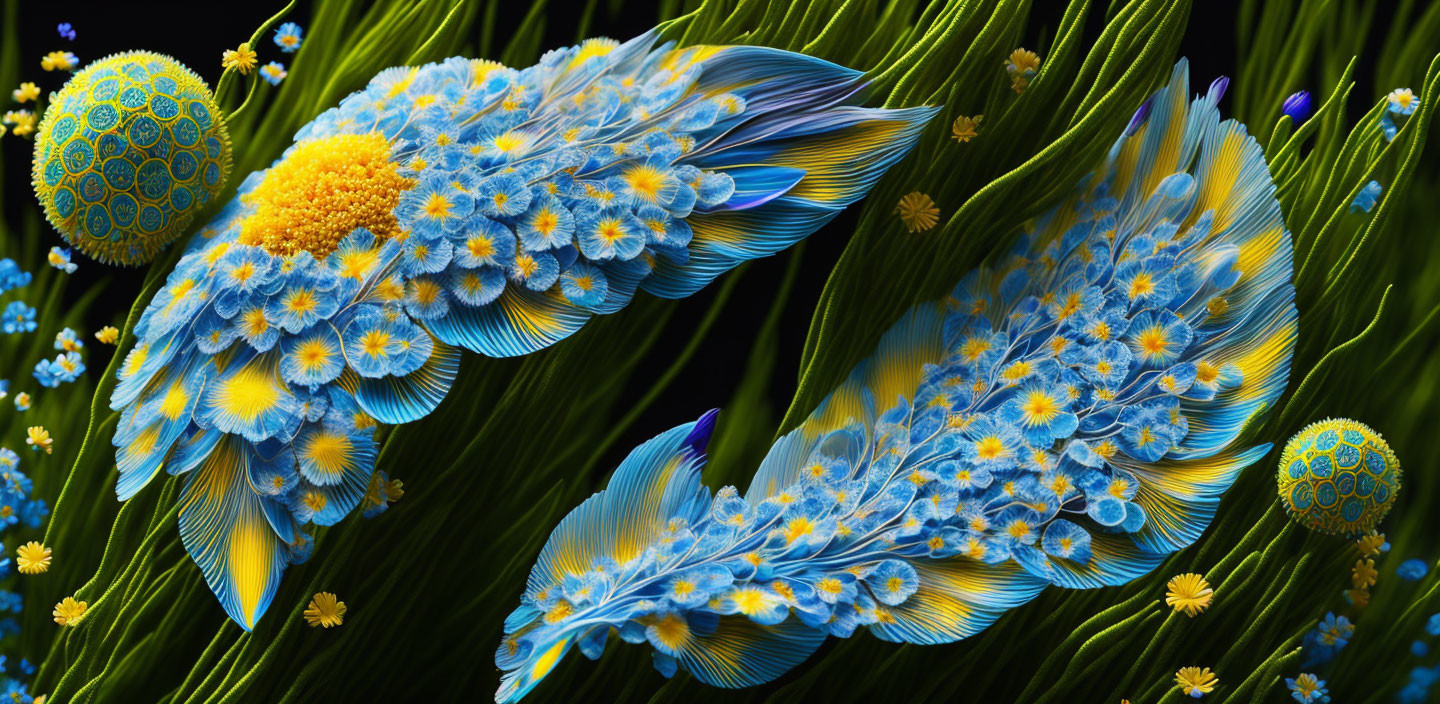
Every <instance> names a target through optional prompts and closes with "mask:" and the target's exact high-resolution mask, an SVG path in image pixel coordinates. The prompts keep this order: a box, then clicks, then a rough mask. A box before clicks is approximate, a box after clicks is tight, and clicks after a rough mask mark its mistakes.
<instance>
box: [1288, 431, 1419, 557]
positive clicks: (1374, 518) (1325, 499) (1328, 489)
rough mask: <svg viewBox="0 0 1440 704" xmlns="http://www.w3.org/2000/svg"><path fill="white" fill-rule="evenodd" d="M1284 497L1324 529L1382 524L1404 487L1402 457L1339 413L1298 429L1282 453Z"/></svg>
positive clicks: (1303, 518)
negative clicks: (1330, 418) (1401, 471)
mask: <svg viewBox="0 0 1440 704" xmlns="http://www.w3.org/2000/svg"><path fill="white" fill-rule="evenodd" d="M1277 478H1278V480H1279V485H1280V499H1281V501H1283V502H1284V503H1285V509H1286V510H1287V511H1289V512H1290V517H1291V518H1293V519H1295V520H1296V521H1297V522H1299V523H1300V524H1301V525H1303V526H1305V527H1307V528H1310V529H1311V530H1317V531H1320V532H1322V533H1338V534H1342V535H1353V534H1356V533H1363V532H1365V531H1368V530H1370V529H1372V528H1374V527H1375V526H1377V525H1379V523H1380V519H1382V518H1384V517H1385V514H1386V513H1388V512H1389V511H1390V507H1391V506H1392V505H1394V503H1395V495H1396V493H1398V492H1399V491H1400V460H1399V459H1397V458H1396V457H1395V453H1394V451H1392V450H1391V449H1390V445H1389V444H1387V443H1386V442H1385V439H1384V438H1382V437H1380V434H1379V433H1377V432H1375V431H1374V430H1371V429H1370V427H1369V426H1367V425H1365V424H1364V423H1360V422H1357V421H1353V420H1349V419H1346V418H1336V419H1332V420H1323V421H1320V422H1319V423H1311V424H1310V425H1309V426H1306V428H1305V429H1304V430H1301V431H1300V432H1298V433H1296V434H1295V436H1294V437H1292V438H1290V442H1289V443H1286V445H1285V452H1284V453H1283V454H1281V456H1280V471H1279V475H1278V477H1277Z"/></svg>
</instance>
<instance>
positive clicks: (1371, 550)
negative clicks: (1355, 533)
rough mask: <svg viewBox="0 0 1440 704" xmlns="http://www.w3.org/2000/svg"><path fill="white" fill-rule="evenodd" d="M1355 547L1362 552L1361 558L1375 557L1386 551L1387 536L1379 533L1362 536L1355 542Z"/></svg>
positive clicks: (1371, 532) (1372, 532)
mask: <svg viewBox="0 0 1440 704" xmlns="http://www.w3.org/2000/svg"><path fill="white" fill-rule="evenodd" d="M1355 547H1356V549H1358V550H1359V551H1360V556H1361V557H1375V556H1377V555H1379V554H1380V553H1381V552H1384V549H1385V534H1384V533H1380V532H1378V531H1374V530H1372V531H1370V532H1369V533H1367V534H1365V535H1362V536H1360V538H1359V539H1358V540H1356V541H1355Z"/></svg>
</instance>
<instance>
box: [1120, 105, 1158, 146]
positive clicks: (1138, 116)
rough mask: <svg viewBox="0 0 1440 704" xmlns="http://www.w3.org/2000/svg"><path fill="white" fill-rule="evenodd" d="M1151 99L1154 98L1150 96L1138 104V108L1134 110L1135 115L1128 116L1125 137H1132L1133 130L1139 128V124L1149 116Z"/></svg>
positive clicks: (1143, 122) (1135, 130)
mask: <svg viewBox="0 0 1440 704" xmlns="http://www.w3.org/2000/svg"><path fill="white" fill-rule="evenodd" d="M1153 100H1154V98H1151V99H1149V100H1146V101H1145V102H1143V103H1141V104H1140V109H1139V110H1136V111H1135V116H1134V117H1131V118H1130V124H1129V125H1126V126H1125V136H1126V137H1133V136H1134V135H1135V132H1137V131H1138V130H1139V129H1140V125H1143V124H1145V120H1146V119H1147V118H1149V117H1150V103H1151V101H1153Z"/></svg>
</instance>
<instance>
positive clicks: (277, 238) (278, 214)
mask: <svg viewBox="0 0 1440 704" xmlns="http://www.w3.org/2000/svg"><path fill="white" fill-rule="evenodd" d="M414 185H415V182H414V181H412V180H410V179H407V178H405V177H403V176H400V174H399V172H398V170H397V166H396V164H394V163H392V162H391V161H390V143H389V141H388V140H386V139H385V137H384V135H381V134H380V133H378V132H372V133H370V134H363V135H355V134H342V135H335V136H333V137H324V138H321V139H314V140H307V141H305V142H301V143H300V144H299V146H297V147H296V149H295V151H294V152H291V154H290V156H288V157H286V158H285V160H284V161H282V162H280V163H279V164H276V165H275V166H274V167H273V168H271V169H270V171H269V172H268V173H266V174H265V179H264V180H263V181H261V182H260V185H259V186H257V187H256V188H255V190H254V191H253V192H252V193H250V194H249V195H248V196H246V197H245V202H246V204H248V205H253V206H254V207H255V212H254V213H253V214H251V215H250V216H249V217H247V218H245V220H244V222H242V223H241V230H240V242H241V243H242V244H248V245H258V246H261V247H264V248H265V250H266V251H268V252H270V253H271V254H275V255H281V256H284V255H291V254H295V253H296V252H300V251H306V252H309V253H311V254H313V255H314V256H315V257H316V258H317V259H320V258H324V257H325V256H328V255H329V254H330V253H331V252H333V251H335V247H336V246H337V245H339V243H340V240H341V239H343V238H344V237H345V236H346V235H348V234H350V233H351V231H353V230H354V229H355V228H357V227H363V228H365V229H367V230H369V231H370V232H371V233H373V234H374V235H375V236H376V237H380V238H382V239H383V238H386V237H391V236H394V235H395V234H396V233H398V232H399V229H400V227H399V224H398V223H397V222H396V220H395V216H394V214H393V213H392V211H394V209H395V206H396V205H397V204H398V203H399V202H400V195H401V193H403V192H404V191H406V190H408V189H409V188H411V187H413V186H414ZM429 206H430V204H429V203H427V204H426V208H427V212H428V208H429Z"/></svg>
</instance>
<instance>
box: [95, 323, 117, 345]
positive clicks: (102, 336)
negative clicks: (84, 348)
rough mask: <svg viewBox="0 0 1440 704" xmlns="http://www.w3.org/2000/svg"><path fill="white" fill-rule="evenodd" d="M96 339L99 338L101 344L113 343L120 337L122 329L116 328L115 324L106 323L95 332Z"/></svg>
mask: <svg viewBox="0 0 1440 704" xmlns="http://www.w3.org/2000/svg"><path fill="white" fill-rule="evenodd" d="M95 339H97V340H99V341H100V343H101V344H105V345H113V344H115V341H116V340H119V339H120V331H119V330H116V329H115V326H113V325H106V326H105V327H103V328H100V331H99V332H97V333H95Z"/></svg>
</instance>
